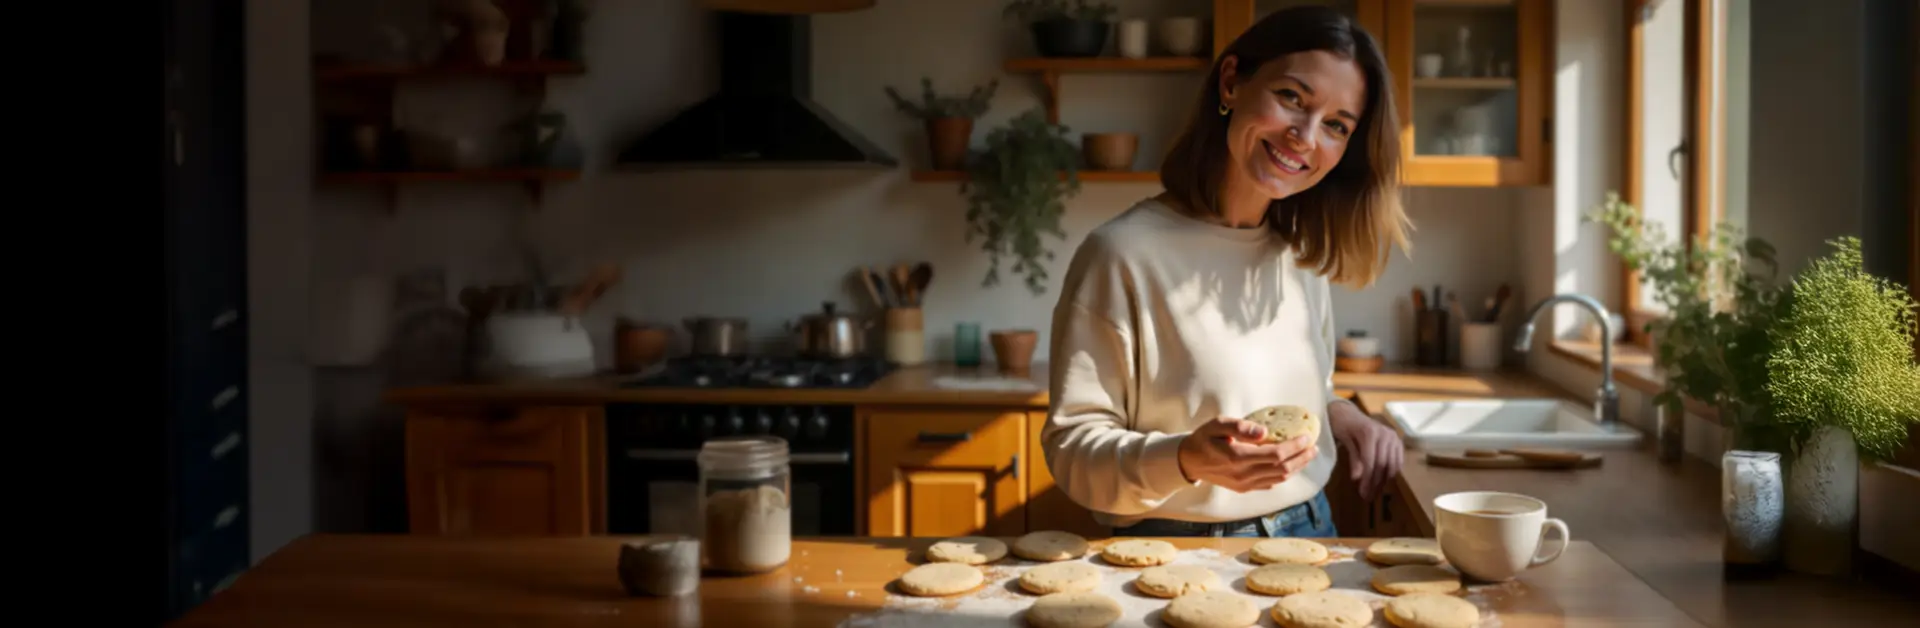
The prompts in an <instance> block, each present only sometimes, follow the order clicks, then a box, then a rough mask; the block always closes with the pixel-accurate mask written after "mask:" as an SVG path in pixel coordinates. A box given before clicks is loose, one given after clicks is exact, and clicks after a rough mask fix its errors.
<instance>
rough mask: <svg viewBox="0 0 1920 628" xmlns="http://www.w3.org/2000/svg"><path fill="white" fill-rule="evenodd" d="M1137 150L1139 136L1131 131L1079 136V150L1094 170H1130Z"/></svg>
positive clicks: (1138, 147)
mask: <svg viewBox="0 0 1920 628" xmlns="http://www.w3.org/2000/svg"><path fill="white" fill-rule="evenodd" d="M1139 150H1140V136H1139V135H1136V134H1133V133H1088V134H1086V135H1085V136H1083V137H1081V138H1080V152H1081V153H1082V155H1083V156H1084V157H1086V160H1087V167H1089V168H1092V169H1094V170H1132V169H1133V158H1134V155H1135V154H1136V153H1138V152H1139Z"/></svg>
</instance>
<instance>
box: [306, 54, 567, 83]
mask: <svg viewBox="0 0 1920 628" xmlns="http://www.w3.org/2000/svg"><path fill="white" fill-rule="evenodd" d="M586 71H587V66H586V65H584V64H580V63H574V62H572V61H555V60H551V59H536V60H532V61H507V62H503V63H501V64H500V65H493V66H486V65H407V64H390V63H327V64H319V65H315V66H314V68H313V76H314V79H316V80H319V81H321V82H339V81H368V80H397V79H403V78H416V77H436V76H495V77H507V78H539V77H547V76H572V75H578V74H585V73H586Z"/></svg>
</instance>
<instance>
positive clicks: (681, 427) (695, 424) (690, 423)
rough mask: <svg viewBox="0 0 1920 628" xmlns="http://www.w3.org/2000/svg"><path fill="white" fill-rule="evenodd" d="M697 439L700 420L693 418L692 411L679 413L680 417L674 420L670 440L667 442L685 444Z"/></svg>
mask: <svg viewBox="0 0 1920 628" xmlns="http://www.w3.org/2000/svg"><path fill="white" fill-rule="evenodd" d="M699 438H700V419H698V418H696V417H694V416H693V412H692V411H683V412H681V413H680V416H679V417H678V418H677V419H675V420H674V425H673V434H672V438H670V439H668V440H672V441H679V442H687V441H696V440H698V439H699Z"/></svg>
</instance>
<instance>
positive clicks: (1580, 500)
mask: <svg viewBox="0 0 1920 628" xmlns="http://www.w3.org/2000/svg"><path fill="white" fill-rule="evenodd" d="M1346 384H1347V385H1349V386H1352V387H1354V388H1355V389H1356V390H1358V391H1359V392H1360V405H1361V407H1362V409H1364V410H1366V411H1367V412H1368V413H1369V414H1372V415H1374V416H1385V414H1386V408H1385V404H1386V403H1387V402H1389V401H1412V400H1425V399H1471V398H1514V397H1547V398H1555V397H1557V398H1562V399H1574V397H1573V396H1571V395H1569V394H1567V393H1566V392H1564V391H1560V390H1558V389H1555V388H1553V387H1551V386H1550V385H1548V384H1547V383H1545V382H1544V381H1543V380H1540V379H1538V378H1535V377H1533V376H1530V375H1524V374H1517V373H1511V372H1492V373H1480V374H1470V373H1463V372H1458V371H1453V372H1449V371H1444V370H1433V371H1402V372H1390V373H1379V374H1371V375H1364V376H1360V375H1355V376H1350V377H1348V378H1347V380H1346ZM1641 429H1642V430H1643V431H1646V428H1645V427H1644V426H1642V427H1641ZM1602 453H1603V455H1604V456H1605V459H1604V461H1603V463H1602V465H1601V466H1600V467H1598V468H1593V469H1579V470H1559V471H1554V470H1522V469H1499V470H1488V469H1457V468H1450V467H1436V466H1429V465H1427V464H1426V462H1425V461H1424V454H1423V453H1422V452H1420V451H1418V450H1410V451H1408V452H1407V458H1406V464H1405V466H1404V467H1402V470H1401V478H1400V480H1401V487H1402V490H1405V491H1407V492H1408V493H1409V494H1411V495H1413V496H1414V497H1415V498H1416V500H1417V501H1418V502H1419V504H1420V507H1421V508H1422V509H1423V510H1424V511H1425V514H1426V521H1427V522H1428V523H1431V522H1432V521H1433V514H1434V513H1433V499H1434V498H1435V497H1439V496H1441V495H1445V494H1447V493H1452V492H1458V491H1506V492H1511V493H1521V494H1525V495H1529V496H1532V497H1535V498H1538V499H1540V500H1542V501H1545V502H1546V503H1547V514H1548V516H1552V517H1557V518H1559V519H1562V520H1564V521H1566V523H1567V527H1568V528H1570V531H1571V532H1572V533H1573V537H1574V538H1576V539H1581V540H1585V541H1591V542H1593V544H1595V545H1596V546H1598V547H1599V548H1600V549H1602V550H1604V551H1605V552H1606V553H1607V554H1608V555H1610V556H1612V557H1613V559H1614V560H1616V561H1618V562H1619V564H1620V565H1621V566H1623V567H1625V568H1626V569H1627V570H1628V571H1631V572H1632V573H1633V574H1634V575H1635V576H1636V577H1638V578H1639V579H1641V580H1643V581H1645V582H1646V583H1647V584H1648V585H1650V586H1652V587H1653V588H1654V590H1656V591H1659V592H1660V594H1661V595H1664V596H1666V598H1667V599H1669V600H1672V601H1673V603H1674V604H1675V605H1677V606H1679V607H1680V608H1681V610H1684V611H1686V612H1687V613H1688V614H1689V615H1691V616H1692V617H1694V618H1695V619H1698V620H1699V621H1701V622H1702V623H1705V624H1707V625H1711V626H1776V625H1780V626H1786V625H1791V626H1811V625H1914V624H1920V599H1917V597H1916V596H1906V597H1902V596H1899V595H1895V594H1893V593H1891V592H1889V591H1887V590H1886V589H1884V588H1882V587H1878V586H1875V585H1872V584H1869V583H1862V582H1855V581H1849V580H1837V579H1822V578H1812V577H1805V576H1798V575H1793V574H1782V575H1780V576H1778V577H1776V578H1774V579H1770V580H1764V581H1751V582H1727V581H1726V580H1725V579H1724V578H1723V577H1722V575H1721V565H1722V563H1721V554H1720V552H1721V547H1722V540H1723V538H1724V535H1725V530H1726V527H1725V523H1724V522H1723V521H1722V519H1721V515H1720V471H1719V469H1718V468H1716V467H1715V466H1713V465H1711V464H1708V463H1706V462H1704V461H1701V460H1699V459H1697V458H1693V457H1688V458H1687V459H1686V460H1685V461H1684V462H1680V463H1671V464H1670V463H1662V462H1660V461H1659V459H1658V458H1656V457H1654V455H1653V454H1652V452H1651V451H1649V450H1647V449H1640V450H1625V451H1604V452H1602Z"/></svg>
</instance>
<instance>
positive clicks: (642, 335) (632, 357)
mask: <svg viewBox="0 0 1920 628" xmlns="http://www.w3.org/2000/svg"><path fill="white" fill-rule="evenodd" d="M672 340H673V330H672V329H669V328H667V327H666V326H664V325H649V324H645V323H636V322H633V321H630V320H626V319H620V320H619V321H616V322H615V323H614V324H613V369H614V370H615V371H618V372H621V373H638V372H640V371H641V370H644V369H646V368H647V367H649V366H652V365H653V364H654V363H656V362H659V361H660V360H661V359H662V358H665V357H667V345H668V344H669V343H670V342H671V341H672Z"/></svg>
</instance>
